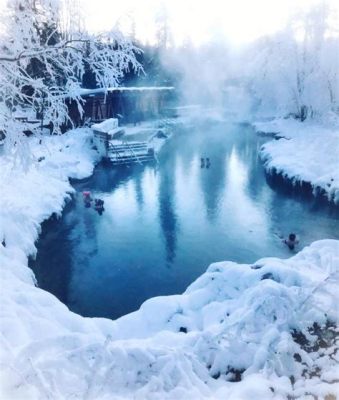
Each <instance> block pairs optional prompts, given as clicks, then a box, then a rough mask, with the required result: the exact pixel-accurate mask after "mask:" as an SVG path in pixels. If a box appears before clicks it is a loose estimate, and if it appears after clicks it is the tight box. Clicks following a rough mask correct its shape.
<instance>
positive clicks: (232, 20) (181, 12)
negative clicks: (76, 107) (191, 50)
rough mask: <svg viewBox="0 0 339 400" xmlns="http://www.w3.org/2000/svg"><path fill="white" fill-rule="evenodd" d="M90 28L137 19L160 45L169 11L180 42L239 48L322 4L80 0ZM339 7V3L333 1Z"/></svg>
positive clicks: (139, 32) (143, 33) (300, 0)
mask: <svg viewBox="0 0 339 400" xmlns="http://www.w3.org/2000/svg"><path fill="white" fill-rule="evenodd" d="M78 1H79V2H80V4H82V5H83V13H84V16H85V20H86V25H87V27H88V28H89V29H90V30H104V29H109V28H112V26H113V25H114V23H115V22H116V21H117V20H119V18H120V21H121V25H122V28H124V27H125V29H126V30H129V29H130V28H129V26H130V23H131V22H130V21H131V18H129V17H128V15H130V16H131V17H132V18H133V19H134V21H135V32H136V36H137V38H138V39H140V40H142V41H143V42H147V41H148V42H150V43H152V42H154V37H155V19H156V16H157V15H159V12H160V10H161V8H162V7H163V8H164V7H165V9H166V10H167V13H168V16H169V25H170V30H171V33H172V36H173V39H174V41H175V43H176V44H180V43H182V42H183V41H185V40H187V39H190V40H191V41H192V42H194V43H196V44H198V43H203V42H206V41H208V40H209V39H211V38H212V39H215V38H226V39H228V40H229V41H231V42H233V43H235V44H241V43H246V42H249V41H251V40H253V39H256V38H258V37H260V36H262V35H264V34H268V33H272V32H275V31H277V30H278V29H279V28H281V27H282V26H283V25H284V23H285V21H286V19H287V18H288V16H289V14H290V13H291V12H292V11H293V10H295V9H296V8H300V9H305V8H308V7H309V6H310V5H311V4H313V3H315V2H317V1H319V0H78ZM330 3H331V4H332V6H334V7H336V8H337V9H338V8H339V0H330Z"/></svg>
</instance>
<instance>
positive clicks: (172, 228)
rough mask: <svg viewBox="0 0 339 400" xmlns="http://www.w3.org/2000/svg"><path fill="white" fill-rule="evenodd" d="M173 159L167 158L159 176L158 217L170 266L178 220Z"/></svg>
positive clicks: (167, 261)
mask: <svg viewBox="0 0 339 400" xmlns="http://www.w3.org/2000/svg"><path fill="white" fill-rule="evenodd" d="M173 171H174V162H173V159H172V158H170V159H167V160H166V165H165V166H164V169H163V170H162V172H161V174H160V178H159V192H158V198H159V219H160V226H161V229H162V234H163V237H164V239H165V246H166V263H167V266H168V267H170V266H171V264H172V263H173V261H174V259H175V251H176V244H177V230H178V221H177V215H176V212H175V209H176V205H175V176H176V175H175V174H174V173H173Z"/></svg>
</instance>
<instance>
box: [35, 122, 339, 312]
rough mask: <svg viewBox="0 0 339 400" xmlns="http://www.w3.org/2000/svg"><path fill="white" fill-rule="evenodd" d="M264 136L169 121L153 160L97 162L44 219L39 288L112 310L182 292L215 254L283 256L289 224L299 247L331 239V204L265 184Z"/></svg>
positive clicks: (336, 215)
mask: <svg viewBox="0 0 339 400" xmlns="http://www.w3.org/2000/svg"><path fill="white" fill-rule="evenodd" d="M265 140H269V139H267V138H266V139H264V138H260V137H258V136H256V135H255V133H254V132H253V130H252V129H251V128H250V127H249V126H245V125H235V124H230V123H213V124H212V125H211V124H201V125H199V126H195V127H187V128H180V129H177V130H176V132H175V133H174V135H173V137H172V138H171V139H170V140H169V141H168V142H167V143H166V144H165V146H164V147H163V149H162V151H161V153H160V155H159V163H158V165H155V166H154V165H148V166H144V167H141V166H135V167H119V168H112V167H109V166H107V165H99V166H98V167H97V168H96V169H95V171H94V174H93V176H92V177H91V178H89V179H87V180H85V181H82V182H77V183H74V187H75V189H76V190H77V194H76V196H75V198H74V200H73V201H72V202H71V203H69V204H68V205H67V207H66V208H65V211H64V213H63V215H62V218H61V219H60V220H57V221H48V222H47V223H45V224H44V227H43V232H42V235H41V238H40V240H39V243H38V257H37V260H36V262H35V263H32V268H33V270H34V272H35V274H36V277H37V280H38V284H39V286H40V287H41V288H43V289H46V290H48V291H50V292H52V293H54V294H55V295H56V296H57V297H58V298H59V299H60V300H61V301H63V302H64V303H65V304H66V305H67V306H68V307H69V308H70V309H71V310H73V311H75V312H77V313H79V314H81V315H84V316H96V317H110V318H117V317H119V316H121V315H123V314H126V313H128V312H131V311H134V310H136V309H138V308H139V307H140V305H141V304H142V303H143V302H144V301H145V300H146V299H148V298H150V297H153V296H159V295H167V294H175V293H181V292H183V291H184V290H185V288H186V287H187V286H188V285H189V284H190V283H191V282H193V281H194V280H195V279H196V278H197V277H198V276H199V275H201V274H202V273H203V272H204V271H205V270H206V268H207V267H208V265H209V264H210V263H212V262H214V261H221V260H232V261H236V262H240V263H252V262H254V261H256V260H257V259H259V258H261V257H267V256H277V257H283V258H286V257H289V256H290V255H292V254H293V253H291V251H290V250H289V249H288V248H287V247H286V246H284V245H283V244H282V243H281V237H282V236H287V235H288V234H289V233H290V232H296V233H297V234H298V235H299V236H300V240H301V243H300V246H299V249H301V248H302V247H304V246H305V245H308V244H309V243H311V242H312V241H314V240H318V239H323V238H337V239H339V229H338V227H339V212H338V209H337V208H333V207H331V206H330V205H329V204H327V203H326V202H320V201H319V200H315V199H313V198H307V197H305V196H302V195H301V194H296V193H290V192H289V191H287V190H285V189H284V188H281V187H270V186H269V185H268V183H267V182H266V178H265V174H264V170H263V167H262V163H261V161H260V159H259V157H258V150H259V148H260V146H261V144H262V143H263V142H264V141H265ZM270 140H271V139H270ZM200 157H209V158H210V160H211V166H210V168H208V169H207V168H201V163H200ZM83 190H91V192H92V194H93V195H94V197H100V198H102V199H103V200H104V201H105V211H104V213H103V214H102V215H99V214H98V213H97V212H96V211H95V210H94V209H92V208H90V209H88V208H85V207H84V204H83V200H82V194H81V193H82V191H83Z"/></svg>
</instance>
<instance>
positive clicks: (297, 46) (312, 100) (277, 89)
mask: <svg viewBox="0 0 339 400" xmlns="http://www.w3.org/2000/svg"><path fill="white" fill-rule="evenodd" d="M333 16H334V13H333V11H332V10H331V9H330V8H329V7H328V5H326V3H321V4H320V5H317V6H314V7H313V8H312V9H311V10H308V11H307V12H305V13H304V14H298V16H297V17H294V18H293V19H291V21H290V23H289V25H288V26H287V27H286V29H285V30H284V31H282V32H279V33H277V34H275V35H274V36H272V37H267V38H264V39H261V40H260V41H259V42H258V43H257V44H256V46H255V47H254V48H253V49H252V51H253V53H252V55H253V60H254V62H251V71H250V75H251V81H252V88H253V91H254V92H255V93H256V95H257V98H258V99H260V102H261V109H262V110H263V111H266V112H273V113H278V114H280V115H287V114H293V115H294V116H296V117H298V118H300V119H301V120H304V119H306V118H310V117H317V116H321V115H324V114H325V113H326V112H327V111H334V112H338V107H339V104H338V95H339V83H338V80H339V75H338V71H339V36H338V33H339V32H338V30H337V28H336V24H335V21H336V19H335V18H334V17H333Z"/></svg>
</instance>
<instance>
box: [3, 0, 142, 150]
mask: <svg viewBox="0 0 339 400" xmlns="http://www.w3.org/2000/svg"><path fill="white" fill-rule="evenodd" d="M65 4H67V2H66V3H61V2H60V1H59V0H11V1H10V2H9V4H8V7H7V9H6V13H5V15H4V18H3V20H2V21H1V22H2V26H1V30H0V32H1V34H0V131H2V132H3V133H4V134H5V136H6V139H5V143H6V144H7V145H9V146H10V148H11V149H18V148H19V147H20V146H19V144H20V143H21V141H22V138H23V137H24V135H23V132H24V131H25V130H28V129H29V130H31V131H32V130H33V131H34V129H33V128H32V125H30V126H29V125H27V124H26V123H25V122H23V121H21V120H18V118H16V113H17V112H18V110H20V111H21V110H22V109H29V110H31V111H32V112H34V113H35V114H40V115H42V114H43V120H44V123H49V124H50V127H51V129H52V132H53V133H60V132H61V127H62V125H63V124H64V123H65V122H67V121H68V120H69V116H68V110H67V106H66V102H65V101H66V99H67V98H68V99H73V100H75V101H77V103H78V106H79V109H80V111H81V110H82V101H81V97H80V88H81V78H82V75H83V74H84V71H85V68H84V66H85V65H89V66H90V68H91V69H92V71H93V73H94V74H95V77H96V80H97V83H98V85H99V86H100V87H104V88H107V87H111V86H117V85H118V84H119V81H120V79H121V78H122V77H123V74H124V71H127V70H128V69H130V68H134V69H139V68H140V66H139V64H138V62H137V61H136V58H135V52H137V51H138V49H137V48H136V47H135V46H134V45H133V44H132V43H131V42H130V41H129V40H128V39H126V38H124V37H123V35H122V34H121V33H119V32H118V31H112V32H109V33H102V34H100V35H90V34H88V33H86V32H84V31H81V29H79V18H78V16H77V15H75V13H73V15H72V16H71V17H70V13H68V17H69V18H74V21H75V23H74V27H75V29H74V30H71V28H72V21H71V20H68V21H67V26H68V30H67V32H66V31H64V30H63V28H62V25H64V23H61V22H60V21H61V19H62V17H61V15H65V10H64V9H63V8H62V7H64V6H65ZM63 22H64V21H63Z"/></svg>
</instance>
